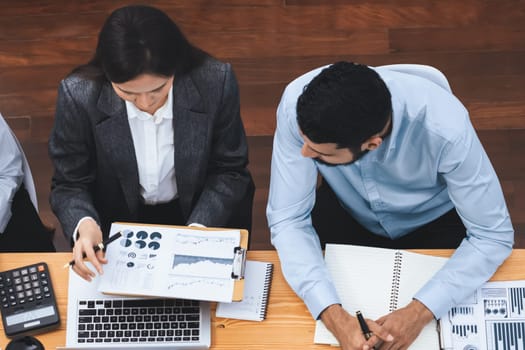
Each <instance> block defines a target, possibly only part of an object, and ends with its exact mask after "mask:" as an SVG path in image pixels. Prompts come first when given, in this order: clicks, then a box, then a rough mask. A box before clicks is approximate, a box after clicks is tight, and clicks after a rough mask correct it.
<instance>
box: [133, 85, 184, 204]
mask: <svg viewBox="0 0 525 350" xmlns="http://www.w3.org/2000/svg"><path fill="white" fill-rule="evenodd" d="M172 92H173V87H172V88H171V89H170V91H169V93H168V98H167V100H166V103H165V104H164V105H163V106H162V107H160V108H159V109H158V110H157V111H156V112H155V114H153V115H151V114H149V113H147V112H144V111H141V110H139V109H138V108H137V107H136V106H135V105H134V104H133V103H131V102H128V101H126V111H127V114H128V121H129V126H130V128H131V136H132V138H133V145H134V146H135V155H136V157H137V166H138V172H139V183H140V194H141V196H142V198H143V199H144V203H145V204H149V205H154V204H160V203H166V202H169V201H171V200H173V199H174V198H176V197H177V183H176V181H175V157H174V152H175V151H174V144H173V96H172Z"/></svg>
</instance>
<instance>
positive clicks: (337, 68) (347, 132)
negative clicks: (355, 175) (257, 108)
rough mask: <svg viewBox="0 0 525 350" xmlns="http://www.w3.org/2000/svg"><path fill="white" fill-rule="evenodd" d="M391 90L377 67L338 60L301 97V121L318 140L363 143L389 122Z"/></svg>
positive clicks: (351, 144) (347, 144) (304, 129)
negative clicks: (372, 67)
mask: <svg viewBox="0 0 525 350" xmlns="http://www.w3.org/2000/svg"><path fill="white" fill-rule="evenodd" d="M391 114H392V101H391V96H390V92H389V91H388V88H387V87H386V85H385V83H384V81H383V80H382V79H381V77H380V76H379V74H377V73H376V72H375V71H374V70H373V69H370V68H369V67H367V66H365V65H360V64H356V63H352V62H337V63H334V64H333V65H331V66H329V67H327V68H325V69H323V70H322V71H321V73H320V74H319V75H317V76H316V77H315V78H314V79H312V81H311V82H310V83H309V84H308V85H307V86H306V87H305V88H304V91H303V93H302V94H301V96H299V99H298V100H297V122H298V124H299V128H300V129H301V131H302V132H303V134H304V135H306V137H308V138H309V139H310V140H311V141H312V142H315V143H335V144H337V145H338V147H339V148H352V147H359V148H360V146H361V144H363V143H364V142H365V141H366V140H368V139H369V138H370V137H371V136H373V135H375V134H378V133H379V132H381V131H382V130H383V128H384V127H385V126H386V125H387V122H388V119H389V118H390V116H391Z"/></svg>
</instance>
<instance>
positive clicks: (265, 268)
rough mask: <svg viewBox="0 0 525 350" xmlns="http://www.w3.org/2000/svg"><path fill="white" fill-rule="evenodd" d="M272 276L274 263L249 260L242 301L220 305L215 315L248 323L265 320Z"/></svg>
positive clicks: (245, 272)
mask: <svg viewBox="0 0 525 350" xmlns="http://www.w3.org/2000/svg"><path fill="white" fill-rule="evenodd" d="M272 274H273V264H272V263H269V262H262V261H252V260H247V261H246V268H245V270H244V295H243V298H242V301H239V302H232V303H224V302H221V303H218V304H217V310H216V312H215V315H216V316H217V317H226V318H235V319H240V320H248V321H262V320H264V319H265V318H266V310H267V308H268V297H269V294H270V286H271V284H272Z"/></svg>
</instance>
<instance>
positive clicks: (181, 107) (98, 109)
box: [49, 6, 254, 280]
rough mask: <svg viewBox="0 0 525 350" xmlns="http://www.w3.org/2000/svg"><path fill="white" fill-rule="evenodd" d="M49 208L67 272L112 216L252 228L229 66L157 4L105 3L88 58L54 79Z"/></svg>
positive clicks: (80, 269) (81, 267)
mask: <svg viewBox="0 0 525 350" xmlns="http://www.w3.org/2000/svg"><path fill="white" fill-rule="evenodd" d="M49 154H50V156H51V159H52V161H53V164H54V167H55V172H54V175H53V179H52V190H51V198H50V201H51V206H52V208H53V211H54V213H55V214H56V215H57V217H58V219H59V221H60V223H61V225H62V228H63V231H64V234H65V235H66V236H67V237H68V238H70V239H71V242H72V245H73V258H74V260H75V265H74V267H73V268H74V270H75V271H76V272H77V273H78V274H79V275H80V276H82V277H83V278H85V279H87V280H90V279H91V278H92V277H94V275H95V274H94V272H93V271H91V270H90V269H89V268H88V267H87V266H86V265H85V264H84V263H83V255H85V256H86V257H87V260H89V261H90V262H91V263H92V264H93V266H94V267H95V268H96V270H97V271H98V272H99V273H101V272H102V268H101V264H102V263H105V262H106V261H105V259H104V257H103V253H101V252H97V253H95V252H94V249H93V246H95V245H97V244H98V243H100V242H101V241H102V240H103V238H105V237H107V235H108V233H109V228H110V226H111V223H112V222H114V221H132V222H144V223H158V224H172V225H189V224H200V225H205V226H215V227H235V228H246V229H248V230H249V229H250V228H251V211H252V203H253V194H254V184H253V181H252V178H251V175H250V173H249V171H248V170H247V164H248V148H247V143H246V135H245V132H244V127H243V124H242V120H241V117H240V107H239V92H238V85H237V81H236V78H235V75H234V73H233V71H232V69H231V66H230V65H229V64H226V63H222V62H219V61H217V60H216V59H214V58H212V57H210V56H209V55H208V54H206V53H205V52H203V51H202V50H200V49H198V48H196V47H194V46H192V45H191V44H190V43H189V42H188V41H187V40H186V38H185V37H184V35H183V34H182V33H181V31H180V30H179V28H178V27H177V25H176V24H175V23H174V22H173V21H172V20H171V19H170V18H169V17H168V16H167V15H166V14H165V13H164V12H162V11H160V10H158V9H156V8H153V7H149V6H127V7H123V8H120V9H117V10H115V11H114V12H113V13H112V14H111V15H110V16H109V17H108V19H107V20H106V22H105V24H104V25H103V27H102V29H101V31H100V34H99V38H98V44H97V48H96V52H95V55H94V57H93V59H92V60H91V61H90V62H89V63H88V64H86V65H83V66H80V67H78V68H76V69H75V70H74V71H73V72H72V73H71V74H70V75H69V76H68V77H66V78H65V79H64V80H63V81H62V82H61V83H60V86H59V90H58V99H57V106H56V115H55V124H54V127H53V130H52V133H51V136H50V139H49Z"/></svg>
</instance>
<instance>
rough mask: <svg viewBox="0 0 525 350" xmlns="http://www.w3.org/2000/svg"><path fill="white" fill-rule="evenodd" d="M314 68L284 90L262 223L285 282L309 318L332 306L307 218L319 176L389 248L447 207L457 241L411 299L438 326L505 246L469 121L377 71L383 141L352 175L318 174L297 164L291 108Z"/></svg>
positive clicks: (322, 169) (488, 174) (508, 228)
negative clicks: (387, 121)
mask: <svg viewBox="0 0 525 350" xmlns="http://www.w3.org/2000/svg"><path fill="white" fill-rule="evenodd" d="M322 68H324V67H321V68H318V69H316V70H314V71H311V72H308V73H306V74H305V75H303V76H301V77H299V78H297V79H296V80H294V81H293V82H292V83H290V84H289V85H288V86H287V88H286V89H285V92H284V94H283V96H282V99H281V102H280V104H279V107H278V109H277V129H276V133H275V137H274V144H273V155H272V168H271V181H270V193H269V201H268V206H267V217H268V223H269V226H270V230H271V237H272V244H273V245H274V246H275V248H276V249H277V252H278V255H279V258H280V260H281V264H282V270H283V273H284V276H285V278H286V280H287V281H288V283H289V284H290V286H291V287H292V288H293V289H294V291H295V292H296V293H297V294H298V295H299V296H300V297H301V298H302V299H303V300H304V302H305V304H306V306H307V307H308V309H309V310H310V312H311V314H312V315H313V317H314V318H318V317H319V314H320V313H321V312H322V311H323V310H324V309H325V308H326V307H328V306H329V305H332V304H336V303H340V299H339V297H338V296H337V293H336V290H335V288H334V285H333V283H332V281H331V280H330V276H329V274H328V271H327V269H326V267H325V265H324V261H323V255H322V250H321V246H320V243H319V239H318V237H317V234H316V232H315V230H314V228H313V227H312V222H311V217H310V213H311V211H312V208H313V206H314V202H315V190H316V182H317V176H318V173H320V174H321V175H322V176H323V177H324V179H325V180H326V181H327V182H328V183H329V184H330V186H331V187H332V188H333V189H334V191H335V193H336V194H337V196H338V198H339V200H340V202H341V204H342V205H343V206H344V207H345V208H346V209H347V210H348V211H349V212H350V213H351V214H352V215H353V216H354V218H355V219H356V220H357V221H359V222H360V223H361V224H362V225H363V226H364V227H366V228H368V230H370V231H372V232H374V233H376V234H378V235H380V236H384V237H389V238H392V239H395V238H399V237H401V236H403V235H405V234H407V233H409V232H411V231H413V230H415V229H416V228H418V227H420V226H422V225H424V224H426V223H428V222H430V221H432V220H434V219H436V218H438V217H440V216H441V215H443V214H444V213H446V212H447V211H449V210H451V209H452V208H453V207H456V209H457V211H458V213H459V216H460V217H461V219H462V221H463V223H464V225H465V227H466V229H467V232H466V238H465V239H464V240H463V241H462V243H461V245H460V246H459V247H458V248H457V250H456V251H455V253H454V255H453V256H452V257H451V258H450V259H449V261H448V262H447V263H446V265H445V266H444V267H443V268H442V269H441V270H440V271H439V272H438V273H437V274H436V275H435V276H434V277H433V278H432V279H431V280H430V281H429V282H428V283H427V284H426V285H425V286H424V287H423V288H422V289H421V290H420V291H419V292H418V293H417V294H416V295H415V296H414V297H415V298H416V299H418V300H420V301H421V302H422V303H423V304H425V305H426V306H427V307H428V308H429V309H430V311H432V313H433V314H434V316H435V317H436V318H440V317H441V316H442V315H444V314H445V313H446V312H447V311H448V309H449V308H450V307H452V306H453V305H455V304H457V303H459V302H461V301H462V300H463V299H464V298H466V297H467V296H469V295H470V294H472V293H473V292H474V290H475V289H476V288H477V287H479V286H480V285H481V284H483V283H484V282H485V281H487V280H488V279H489V278H490V277H491V276H492V275H493V274H494V272H495V271H496V269H497V268H498V266H499V265H500V264H501V263H502V262H503V261H504V260H505V259H506V258H507V257H508V255H509V254H510V252H511V251H512V245H513V241H514V230H513V227H512V223H511V221H510V217H509V213H508V210H507V207H506V204H505V199H504V197H503V193H502V190H501V186H500V184H499V181H498V178H497V176H496V173H495V171H494V169H493V167H492V165H491V163H490V161H489V159H488V157H487V154H486V153H485V151H484V149H483V147H482V145H481V143H480V141H479V139H478V137H477V135H476V132H475V130H474V128H473V126H472V124H471V123H470V119H469V115H468V112H467V110H466V109H465V107H464V106H463V105H462V104H461V103H460V101H459V100H458V99H457V98H456V97H455V96H454V95H452V94H451V93H450V92H449V91H446V90H445V89H443V88H442V87H440V86H438V85H436V84H434V83H433V82H431V81H429V80H426V79H424V78H420V77H417V76H413V75H408V74H404V73H398V72H393V71H389V70H387V69H386V68H376V71H377V72H378V73H379V74H380V75H381V77H382V78H383V80H384V81H385V83H386V85H387V86H388V88H389V90H390V93H391V95H392V108H393V129H392V133H391V135H389V136H388V137H386V138H385V140H384V141H383V143H382V144H381V145H380V146H379V147H378V148H377V149H376V150H374V151H371V152H369V153H367V154H366V155H365V156H364V157H363V158H361V159H360V160H358V161H357V162H355V163H353V164H351V165H340V166H326V165H323V164H321V163H319V162H316V161H314V160H313V159H311V158H305V157H303V156H302V155H301V147H302V145H303V139H302V137H301V135H300V133H299V129H298V125H297V121H296V103H297V98H298V97H299V95H300V94H301V93H302V91H303V88H304V86H305V85H307V84H308V82H309V81H310V80H311V79H312V78H313V77H314V76H316V75H317V74H319V73H320V71H321V69H322ZM351 234H352V232H348V235H351ZM348 268H349V269H351V268H359V266H357V267H353V266H348ZM363 283H365V284H366V282H363Z"/></svg>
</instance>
